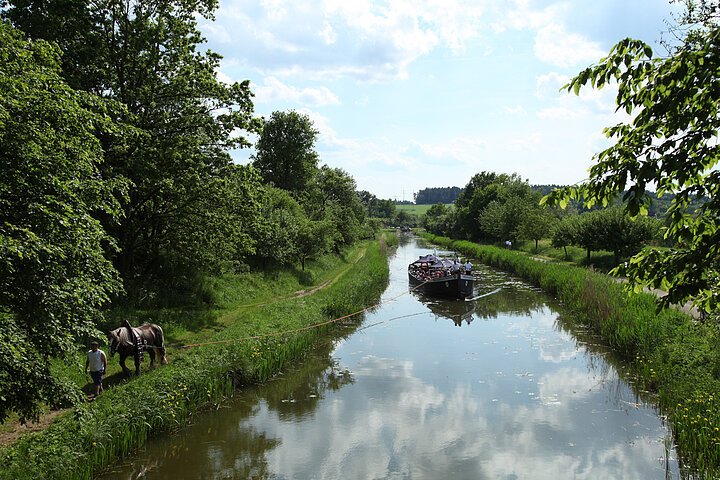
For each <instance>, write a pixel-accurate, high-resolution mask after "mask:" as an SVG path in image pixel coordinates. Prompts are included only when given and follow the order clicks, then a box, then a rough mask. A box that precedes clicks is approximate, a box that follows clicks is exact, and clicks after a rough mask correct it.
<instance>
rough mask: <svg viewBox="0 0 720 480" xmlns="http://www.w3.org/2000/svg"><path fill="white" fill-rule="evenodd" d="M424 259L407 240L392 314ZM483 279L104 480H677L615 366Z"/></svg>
mask: <svg viewBox="0 0 720 480" xmlns="http://www.w3.org/2000/svg"><path fill="white" fill-rule="evenodd" d="M429 252H432V247H431V246H428V245H426V244H425V243H424V242H423V241H422V240H420V239H417V238H415V237H407V238H405V239H404V240H403V241H402V242H401V245H400V246H399V247H398V249H397V252H396V253H394V254H393V255H392V256H391V258H390V282H389V285H388V288H387V290H386V291H385V292H384V294H383V297H382V299H383V300H385V299H389V298H392V297H395V296H397V295H399V294H401V293H402V292H403V291H406V290H408V289H409V286H408V278H407V265H408V264H409V263H410V262H412V261H413V260H415V259H417V258H418V256H420V255H424V254H426V253H429ZM437 253H439V254H443V253H445V252H442V251H438V252H437ZM475 278H476V281H475V295H474V300H471V301H453V300H438V299H433V298H427V297H424V296H422V295H421V294H419V293H408V294H406V295H402V296H400V297H399V298H398V299H397V300H394V301H392V302H390V303H387V304H385V305H383V306H381V307H380V308H378V309H376V310H375V311H373V312H371V313H367V314H366V315H365V319H364V321H363V323H362V325H361V327H360V328H359V329H358V330H357V331H355V332H354V333H350V334H348V335H346V336H345V337H344V338H342V339H336V340H333V341H328V342H327V343H326V344H324V345H321V346H318V347H317V348H316V349H315V350H314V351H313V353H312V354H311V355H309V356H308V358H306V359H304V360H303V361H302V362H299V363H297V364H295V365H293V366H292V367H291V368H288V369H286V370H285V371H283V372H282V374H280V375H278V376H277V377H275V378H274V379H273V380H271V381H269V382H268V383H266V384H264V385H260V386H257V387H252V388H247V389H243V390H242V391H239V392H237V394H236V396H235V397H234V398H233V399H232V400H230V401H228V402H227V404H224V405H223V406H222V407H221V408H220V409H219V410H217V411H213V412H208V413H205V414H202V415H198V416H197V417H195V419H194V423H193V425H190V426H188V427H186V428H184V429H183V430H182V431H180V432H176V433H173V434H166V435H161V436H158V437H154V438H152V439H151V440H150V441H149V442H148V443H147V444H146V445H145V446H144V447H143V448H142V449H141V450H140V451H139V452H137V454H136V455H135V456H134V457H133V458H129V459H126V460H125V461H124V462H122V463H120V464H115V465H113V466H112V467H111V468H110V469H109V471H108V472H107V473H106V474H105V475H103V476H101V477H100V478H103V479H127V478H137V477H138V475H143V476H144V478H148V479H220V478H272V479H339V478H342V479H380V478H416V479H423V478H453V479H485V478H487V479H515V478H533V479H553V480H555V479H566V478H567V479H570V478H572V479H597V478H618V479H621V478H628V479H630V478H632V479H636V478H643V479H654V478H657V479H661V478H662V479H665V478H681V477H680V473H679V468H678V463H677V460H676V456H675V452H674V451H673V450H672V448H669V449H668V448H667V447H668V446H669V445H671V444H672V442H671V440H670V433H669V429H668V427H667V426H666V425H665V424H664V422H663V419H662V418H661V417H660V416H659V415H658V414H657V412H656V411H655V410H654V409H653V408H652V406H651V405H650V404H649V403H646V402H650V401H651V398H650V397H649V396H648V395H646V394H644V393H642V392H637V391H634V390H633V385H632V379H631V377H630V376H629V375H628V374H627V372H626V371H625V370H624V367H623V365H622V363H621V362H619V361H618V360H617V359H615V358H613V355H612V354H611V352H609V351H608V350H607V349H605V348H604V347H602V345H600V344H599V343H598V342H597V341H595V339H594V338H593V336H592V335H590V334H589V333H588V332H586V331H583V330H578V329H576V328H574V329H571V328H570V327H568V326H567V322H566V319H567V316H568V315H570V313H569V312H566V311H565V310H564V309H563V308H562V306H561V305H559V304H558V302H556V301H555V300H553V299H552V298H550V297H549V296H547V295H546V294H544V293H543V292H542V291H540V290H538V289H536V288H534V287H532V286H530V285H528V284H527V283H525V282H523V281H522V280H519V279H518V278H515V277H513V276H510V275H508V274H506V273H504V272H501V271H498V270H494V269H490V268H487V267H483V266H478V265H476V268H475Z"/></svg>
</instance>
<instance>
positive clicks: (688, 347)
mask: <svg viewBox="0 0 720 480" xmlns="http://www.w3.org/2000/svg"><path fill="white" fill-rule="evenodd" d="M424 237H425V238H426V239H427V240H428V241H430V242H433V243H437V244H439V245H442V246H443V247H445V248H448V249H453V250H455V251H457V252H460V253H462V254H464V255H468V256H472V257H473V258H477V259H478V260H480V261H482V262H483V263H486V264H488V265H492V266H496V267H499V268H501V269H503V270H507V271H510V272H513V273H515V274H517V275H519V276H521V277H523V278H525V279H527V280H529V281H531V282H532V283H534V284H536V285H538V286H540V287H541V288H543V289H544V290H545V291H547V292H548V293H550V294H552V295H555V296H556V297H557V298H558V299H559V300H561V301H562V302H563V303H564V304H565V305H566V306H567V307H568V308H569V309H570V310H571V311H573V312H574V314H575V315H574V317H575V321H576V322H578V323H579V324H582V325H586V326H589V327H591V328H592V329H593V330H594V331H595V332H596V333H597V334H599V335H600V336H601V337H602V338H603V339H604V340H605V342H607V344H608V346H610V347H611V348H613V349H614V350H616V351H617V352H618V353H619V354H620V355H622V356H623V357H624V358H625V359H626V361H627V362H628V363H629V364H630V365H632V368H633V370H634V371H635V373H636V375H637V384H638V385H639V386H640V388H643V389H647V390H650V391H653V392H656V394H657V399H658V406H659V408H660V409H661V411H662V412H663V413H664V414H665V415H666V416H667V417H668V419H669V420H670V422H671V424H672V430H673V434H674V438H675V442H676V444H677V452H678V455H680V456H681V457H682V459H683V461H684V463H685V464H686V465H687V466H688V467H690V468H697V469H698V470H699V471H700V472H702V474H703V475H707V476H708V477H711V478H716V477H718V476H719V475H720V397H719V396H718V393H720V334H719V332H718V329H717V327H715V326H713V325H706V324H703V323H701V322H698V321H696V320H694V319H693V318H691V317H690V316H688V315H686V314H684V313H682V312H679V311H677V310H675V309H664V310H661V311H659V312H658V311H656V301H655V296H654V295H652V294H649V293H639V294H630V293H628V292H626V291H625V290H624V289H623V287H622V285H619V284H618V283H617V282H615V281H614V280H613V279H612V278H610V277H608V276H607V275H604V274H600V273H597V272H592V271H589V270H587V269H584V268H579V267H575V266H570V265H561V264H557V263H553V262H538V261H536V260H534V259H532V258H529V257H528V256H526V255H524V254H522V253H517V252H514V251H509V250H504V249H501V248H497V247H493V246H482V245H477V244H474V243H471V242H467V241H454V240H452V239H449V238H447V237H438V236H434V235H430V234H425V235H424Z"/></svg>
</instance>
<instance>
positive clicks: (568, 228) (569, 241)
mask: <svg viewBox="0 0 720 480" xmlns="http://www.w3.org/2000/svg"><path fill="white" fill-rule="evenodd" d="M579 219H580V217H579V216H578V215H567V216H565V217H563V218H562V219H561V220H560V221H559V222H557V223H556V224H555V228H553V230H552V238H551V243H550V245H552V246H553V247H554V248H562V249H563V250H564V251H565V258H566V259H567V258H568V251H567V247H568V246H570V245H575V244H576V241H575V239H576V237H577V234H578V229H579V228H580V227H579V225H578V223H579Z"/></svg>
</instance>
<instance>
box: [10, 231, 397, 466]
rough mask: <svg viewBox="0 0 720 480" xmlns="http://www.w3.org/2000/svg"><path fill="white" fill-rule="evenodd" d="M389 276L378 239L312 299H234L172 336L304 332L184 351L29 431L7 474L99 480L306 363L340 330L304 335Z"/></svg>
mask: <svg viewBox="0 0 720 480" xmlns="http://www.w3.org/2000/svg"><path fill="white" fill-rule="evenodd" d="M387 276H388V267H387V260H386V257H385V255H384V253H383V252H381V248H380V245H379V243H378V242H372V243H368V244H366V245H365V251H364V255H363V256H362V257H361V258H360V259H359V260H357V262H356V263H352V264H350V265H348V266H347V267H346V271H345V272H344V274H340V275H337V276H335V279H334V280H333V281H332V282H330V283H329V284H328V285H327V286H326V287H325V288H323V289H319V290H317V291H316V292H314V293H313V294H312V295H306V296H299V295H292V294H293V293H297V292H292V291H288V290H287V289H283V291H282V292H280V291H276V292H275V295H287V296H288V297H289V298H284V299H282V300H281V301H273V302H269V303H265V304H264V305H259V304H258V303H260V302H258V301H257V300H258V298H260V297H258V296H253V295H248V296H243V295H241V294H235V295H231V297H232V298H233V300H232V301H230V302H229V304H230V305H233V306H232V307H229V308H227V309H225V310H222V311H217V312H213V314H212V315H211V316H210V318H211V321H209V322H207V323H206V324H204V325H202V326H198V325H196V322H193V321H191V320H188V321H185V320H183V322H181V324H180V325H176V326H173V327H170V328H169V329H168V330H169V331H170V332H171V333H172V332H173V331H174V332H175V334H174V335H175V338H180V337H183V338H185V340H188V341H186V342H184V343H186V344H189V343H201V342H203V343H205V342H223V341H225V340H235V339H238V338H244V337H251V336H258V335H264V334H274V333H277V332H280V331H288V330H297V331H295V332H294V333H291V334H285V335H281V336H271V337H266V338H260V339H254V340H245V341H229V342H223V343H214V344H209V345H204V346H198V347H195V348H191V349H183V350H181V351H180V350H178V351H175V352H174V354H173V356H172V358H171V362H170V364H169V365H167V366H164V367H162V368H158V369H155V370H151V371H148V372H146V373H144V374H143V375H141V376H140V377H138V378H136V379H134V380H132V381H129V382H124V383H120V384H118V385H116V386H114V387H113V388H112V389H109V390H107V391H106V392H105V393H104V394H103V395H101V396H100V397H99V398H98V399H97V400H96V401H94V402H92V403H89V404H87V405H83V406H81V407H79V408H76V409H75V410H73V411H71V412H69V413H68V414H66V415H63V416H62V417H60V418H59V419H58V420H56V421H55V422H53V423H52V424H51V425H50V426H49V427H48V428H46V429H45V430H44V431H42V432H39V433H36V434H28V435H25V436H23V437H22V438H21V439H20V440H19V441H17V442H15V444H13V445H12V446H10V447H8V448H6V449H4V450H2V452H0V478H1V479H16V478H62V479H73V478H91V477H92V475H93V474H95V473H97V472H98V471H100V470H102V469H103V468H104V467H105V466H106V465H107V464H108V463H109V462H110V461H111V460H113V459H114V458H116V457H117V456H119V455H124V454H127V453H128V452H130V451H132V450H133V449H135V448H137V447H138V446H141V445H142V444H143V443H144V442H145V440H146V439H147V438H148V437H149V436H151V435H153V434H154V433H156V432H159V431H166V430H169V429H172V428H175V427H178V426H181V425H183V424H184V423H185V422H186V421H187V420H188V418H189V417H190V416H191V415H192V414H193V412H195V411H197V410H199V409H203V408H207V407H208V406H210V405H213V404H216V403H218V402H221V401H222V400H223V398H225V397H226V396H228V395H230V394H231V393H232V391H233V389H234V388H235V387H237V386H241V385H244V384H250V383H256V382H261V381H263V380H265V379H267V378H268V377H269V376H271V375H272V374H273V373H275V372H276V371H278V369H280V368H281V367H282V366H283V365H285V364H287V362H289V361H292V360H293V359H296V358H298V357H301V356H302V355H303V354H304V352H305V351H307V349H308V347H309V346H310V345H311V344H312V343H313V342H314V341H316V340H317V339H318V338H320V337H321V336H323V335H324V334H327V332H328V330H330V329H331V328H333V326H334V324H328V325H325V326H323V327H320V328H312V329H307V330H300V329H303V328H305V327H308V326H310V325H315V324H318V323H322V322H324V321H327V320H330V319H333V318H336V317H339V316H342V315H346V314H348V313H352V312H355V311H358V310H361V309H362V308H364V307H365V306H368V305H369V304H372V303H374V301H375V299H376V298H377V297H378V295H379V294H380V293H381V291H382V288H383V287H384V285H385V282H386V280H387ZM242 286H244V284H243V285H239V287H242ZM268 287H270V285H268ZM257 290H258V291H261V290H262V288H261V287H260V288H258V289H257ZM259 295H265V294H259ZM265 300H270V298H269V297H268V298H266V299H265ZM243 306H244V307H243ZM183 318H185V317H183ZM187 318H190V319H191V318H192V315H187ZM193 328H195V329H197V330H196V334H192V332H193ZM189 340H193V341H194V342H191V341H189ZM198 340H199V341H198Z"/></svg>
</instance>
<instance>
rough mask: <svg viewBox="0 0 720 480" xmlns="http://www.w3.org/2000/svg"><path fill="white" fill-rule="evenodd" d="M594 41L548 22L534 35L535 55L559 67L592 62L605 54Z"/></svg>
mask: <svg viewBox="0 0 720 480" xmlns="http://www.w3.org/2000/svg"><path fill="white" fill-rule="evenodd" d="M605 53H606V52H605V51H604V50H603V49H601V48H600V45H599V44H598V43H596V42H592V41H590V40H588V39H587V38H585V37H583V36H582V35H578V34H575V33H568V32H567V31H566V30H565V27H564V26H562V25H558V24H556V23H550V24H549V25H546V26H544V27H542V28H541V29H540V30H539V31H538V33H537V35H536V36H535V56H537V58H538V59H540V60H541V61H543V62H546V63H550V64H552V65H556V66H560V67H570V66H574V65H579V64H583V63H592V62H594V61H597V60H599V59H600V58H602V57H604V56H605Z"/></svg>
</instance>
